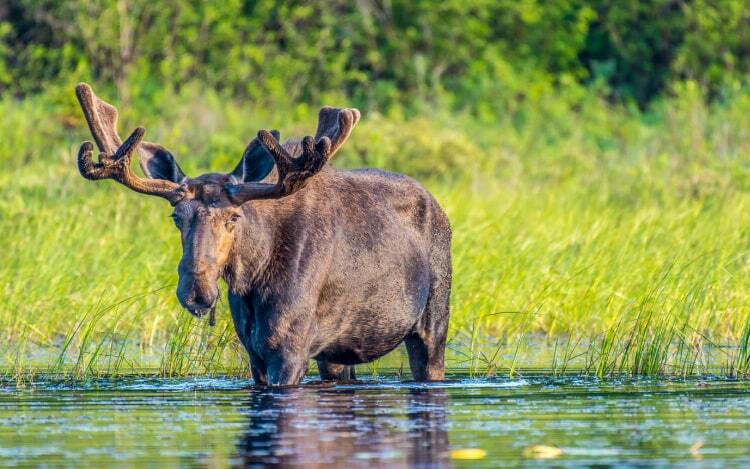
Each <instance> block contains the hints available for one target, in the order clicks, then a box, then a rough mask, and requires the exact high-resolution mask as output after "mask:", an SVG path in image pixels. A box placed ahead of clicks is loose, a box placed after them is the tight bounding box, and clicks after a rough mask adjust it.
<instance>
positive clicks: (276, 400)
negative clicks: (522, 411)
mask: <svg viewBox="0 0 750 469" xmlns="http://www.w3.org/2000/svg"><path fill="white" fill-rule="evenodd" d="M447 403H448V396H447V394H446V392H445V390H444V389H430V388H425V389H410V390H408V391H407V390H404V391H403V392H400V393H393V392H388V393H384V392H383V390H377V389H372V388H367V387H364V388H363V387H359V388H344V389H340V388H327V389H325V388H324V389H321V388H318V389H315V388H310V387H298V388H287V389H276V390H260V391H254V392H252V394H251V396H250V402H249V409H247V410H246V412H247V414H248V420H249V421H248V428H247V431H246V432H245V433H244V435H243V436H242V437H241V438H240V440H239V442H238V447H237V455H238V457H239V459H240V460H241V461H242V463H243V464H245V465H255V464H282V465H299V464H304V465H307V466H312V467H315V466H328V465H331V464H333V465H336V466H339V465H347V464H348V465H351V464H352V463H353V462H354V463H356V462H360V463H361V464H368V465H369V464H388V465H389V466H394V465H401V466H404V465H409V466H418V467H419V466H423V467H426V466H430V467H435V466H447V465H449V457H448V432H447V423H446V405H447Z"/></svg>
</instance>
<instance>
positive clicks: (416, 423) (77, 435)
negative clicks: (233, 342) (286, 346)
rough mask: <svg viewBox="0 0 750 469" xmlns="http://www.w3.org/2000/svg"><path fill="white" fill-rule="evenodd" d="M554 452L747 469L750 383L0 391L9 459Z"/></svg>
mask: <svg viewBox="0 0 750 469" xmlns="http://www.w3.org/2000/svg"><path fill="white" fill-rule="evenodd" d="M467 450H468V451H467ZM544 457H547V458H553V460H554V463H555V465H558V466H571V467H572V466H577V465H580V464H582V463H586V464H615V465H624V466H636V465H637V466H640V465H649V466H652V465H655V466H659V465H664V466H666V465H670V464H674V463H677V462H680V463H686V464H688V465H696V466H702V465H711V466H718V465H722V466H728V465H734V466H747V465H750V386H748V384H746V383H742V382H735V381H729V380H702V381H632V380H619V381H596V380H592V379H580V378H563V379H550V378H544V377H537V378H533V377H532V378H523V379H493V380H470V379H458V380H456V381H453V382H449V383H445V384H430V385H422V384H414V383H403V382H399V381H389V380H378V381H376V380H373V381H366V382H364V383H362V384H352V385H338V386H330V385H316V384H308V385H305V386H301V387H294V388H286V389H276V390H261V389H253V388H252V383H251V382H249V381H244V380H235V379H225V378H224V379H222V378H218V379H213V378H211V379H209V378H201V379H179V380H171V379H124V380H113V381H106V380H105V381H94V382H90V383H87V384H85V385H82V384H74V385H71V384H64V383H63V384H60V383H54V382H41V383H39V384H36V385H34V386H30V387H26V388H23V389H19V388H16V387H15V386H10V385H8V386H6V387H4V388H0V464H1V465H27V464H49V465H69V466H79V465H84V464H85V465H105V464H116V465H145V464H149V465H170V466H174V465H199V466H204V465H205V466H214V467H222V466H227V465H254V464H269V463H279V464H291V465H293V464H305V465H309V466H328V465H331V464H335V465H347V466H350V467H358V466H361V467H365V466H372V465H375V464H377V465H388V466H390V467H398V466H421V467H428V466H449V465H454V466H464V465H471V466H478V467H481V466H487V467H490V466H493V467H495V466H499V465H529V466H536V465H541V464H545V463H548V462H550V461H549V460H544V459H540V458H544ZM463 458H474V459H463Z"/></svg>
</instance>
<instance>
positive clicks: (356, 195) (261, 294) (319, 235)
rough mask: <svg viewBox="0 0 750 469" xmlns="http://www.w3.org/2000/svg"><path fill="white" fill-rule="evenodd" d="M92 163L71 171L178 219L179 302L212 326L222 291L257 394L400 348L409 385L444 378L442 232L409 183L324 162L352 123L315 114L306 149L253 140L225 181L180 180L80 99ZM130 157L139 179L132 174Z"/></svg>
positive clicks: (343, 372) (442, 221)
mask: <svg viewBox="0 0 750 469" xmlns="http://www.w3.org/2000/svg"><path fill="white" fill-rule="evenodd" d="M76 95H77V97H78V100H79V102H80V104H81V108H82V109H83V114H84V116H85V118H86V121H87V123H88V126H89V129H90V130H91V134H92V136H93V137H94V141H95V143H96V146H97V147H98V148H99V151H100V153H99V158H98V161H97V162H95V161H94V160H93V158H92V155H93V150H94V148H93V145H92V144H91V143H90V142H84V143H83V145H81V149H80V151H79V153H78V169H79V170H80V172H81V175H82V176H83V177H85V178H87V179H91V180H98V179H113V180H115V181H117V182H119V183H120V184H122V185H124V186H126V187H128V188H130V189H132V190H134V191H136V192H140V193H142V194H150V195H158V196H160V197H163V198H165V199H167V200H168V201H169V203H170V204H171V205H172V206H173V207H174V213H173V215H172V217H173V219H174V222H175V225H176V227H177V229H178V230H179V231H180V237H181V240H182V258H181V259H180V263H179V267H178V273H179V281H178V286H177V297H178V299H179V300H180V303H181V304H182V306H184V307H185V309H187V310H188V311H189V312H190V313H192V314H194V315H196V316H199V317H200V316H203V315H205V314H207V313H210V315H211V316H213V311H214V306H215V304H216V300H217V298H218V297H219V287H218V279H219V278H220V277H221V278H223V279H224V280H225V281H226V283H227V285H228V286H229V291H228V298H229V306H230V310H231V312H232V319H233V320H234V326H235V329H236V331H237V335H238V336H239V339H240V341H241V342H242V344H243V345H244V346H245V348H246V349H247V352H248V354H249V355H250V366H251V372H252V375H253V379H254V380H255V382H256V383H258V384H270V385H281V384H296V383H298V382H299V381H300V379H302V377H303V376H304V374H305V372H306V370H307V365H308V363H309V360H310V359H311V358H314V359H315V360H317V363H318V368H319V370H320V374H321V378H323V379H339V380H341V379H353V378H354V368H353V365H355V364H358V363H365V362H368V361H372V360H375V359H377V358H379V357H381V356H383V355H385V354H386V353H388V352H390V351H391V350H393V349H394V348H396V347H397V346H398V345H399V344H400V343H401V342H405V343H406V349H407V352H408V354H409V364H410V366H411V370H412V374H413V375H414V378H415V379H417V380H440V379H443V376H444V371H443V370H444V352H445V340H446V334H447V329H448V317H449V297H450V288H451V259H450V243H451V230H450V224H449V222H448V219H447V217H446V216H445V214H444V213H443V211H442V210H441V208H440V207H439V205H438V203H437V202H436V201H435V199H434V198H433V197H432V196H431V195H430V193H429V192H427V190H425V189H424V188H423V187H422V186H421V185H419V184H418V183H417V182H416V181H414V180H413V179H410V178H408V177H406V176H402V175H400V174H394V173H387V172H384V171H379V170H375V169H361V170H354V171H344V170H340V169H336V168H334V167H332V166H330V165H328V164H327V163H328V161H329V160H330V159H331V157H333V155H335V154H336V152H337V151H338V150H339V149H340V148H341V146H342V145H343V144H344V142H346V140H347V138H348V137H349V135H350V134H351V132H352V129H353V128H354V126H355V125H356V124H357V122H358V121H359V118H360V114H359V111H357V110H356V109H338V108H331V107H324V108H323V109H321V110H320V114H319V117H318V127H317V130H316V132H315V137H305V138H303V139H302V140H301V141H287V142H286V143H284V144H281V143H279V133H278V132H276V131H270V132H269V131H266V130H261V131H259V132H258V135H257V137H256V138H254V139H253V140H252V141H251V142H250V143H249V144H248V146H247V148H246V149H245V152H244V154H243V155H242V158H241V160H240V162H239V164H238V165H237V167H236V168H235V169H234V170H233V171H232V172H231V173H228V174H217V173H209V174H204V175H202V176H198V177H195V178H190V177H188V176H186V175H185V173H183V171H182V170H181V169H180V167H179V165H178V164H177V161H176V160H175V158H174V156H173V155H172V154H171V153H170V152H169V151H168V150H166V149H165V148H164V147H162V146H161V145H158V144H155V143H151V142H147V141H144V140H143V136H144V133H145V131H144V129H143V128H141V127H139V128H137V129H135V131H133V133H132V134H131V135H130V136H129V137H128V138H127V139H126V140H125V141H124V142H123V141H122V140H121V139H120V137H119V135H118V133H117V109H115V107H114V106H112V105H110V104H108V103H106V102H104V101H102V100H101V99H99V98H98V97H97V96H96V95H95V94H94V92H93V91H92V90H91V88H90V87H89V86H88V85H86V84H80V85H78V86H77V87H76ZM133 153H137V154H138V161H139V163H140V166H141V169H142V170H143V172H144V174H145V176H146V177H145V178H142V177H139V176H138V175H136V174H135V173H134V172H133V171H132V170H131V167H130V159H131V156H132V155H133Z"/></svg>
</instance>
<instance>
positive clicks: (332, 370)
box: [315, 360, 357, 381]
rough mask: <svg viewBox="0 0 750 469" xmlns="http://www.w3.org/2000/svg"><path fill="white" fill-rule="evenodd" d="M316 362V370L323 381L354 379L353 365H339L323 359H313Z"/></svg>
mask: <svg viewBox="0 0 750 469" xmlns="http://www.w3.org/2000/svg"><path fill="white" fill-rule="evenodd" d="M315 361H316V362H317V363H318V372H319V373H320V379H322V380H323V381H354V380H355V379H357V378H356V377H355V376H354V365H340V364H338V363H331V362H327V361H325V360H315Z"/></svg>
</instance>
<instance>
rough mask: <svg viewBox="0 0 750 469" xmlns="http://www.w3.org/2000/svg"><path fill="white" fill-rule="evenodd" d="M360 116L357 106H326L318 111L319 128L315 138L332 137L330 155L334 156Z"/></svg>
mask: <svg viewBox="0 0 750 469" xmlns="http://www.w3.org/2000/svg"><path fill="white" fill-rule="evenodd" d="M360 117H361V115H360V113H359V111H358V110H357V109H355V108H335V107H330V106H325V107H323V108H321V109H320V112H319V113H318V128H317V130H316V131H315V139H316V140H319V139H321V138H322V137H324V136H325V137H328V138H330V139H331V155H330V157H333V155H335V154H336V152H337V151H339V148H341V146H342V145H343V144H344V142H346V140H347V139H348V138H349V135H351V133H352V130H353V129H354V126H355V125H357V122H359V118H360Z"/></svg>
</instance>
